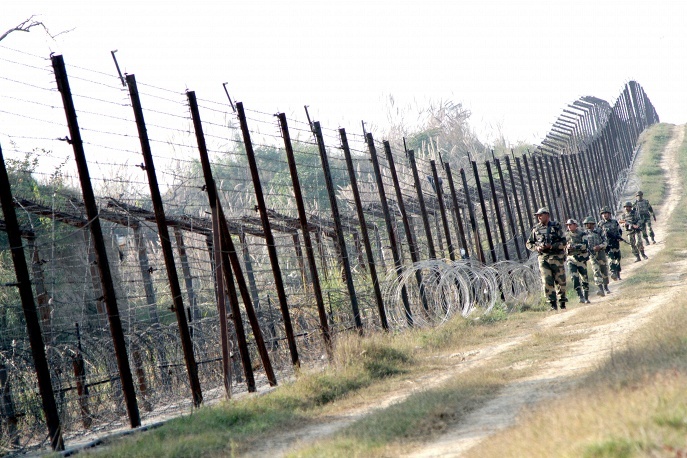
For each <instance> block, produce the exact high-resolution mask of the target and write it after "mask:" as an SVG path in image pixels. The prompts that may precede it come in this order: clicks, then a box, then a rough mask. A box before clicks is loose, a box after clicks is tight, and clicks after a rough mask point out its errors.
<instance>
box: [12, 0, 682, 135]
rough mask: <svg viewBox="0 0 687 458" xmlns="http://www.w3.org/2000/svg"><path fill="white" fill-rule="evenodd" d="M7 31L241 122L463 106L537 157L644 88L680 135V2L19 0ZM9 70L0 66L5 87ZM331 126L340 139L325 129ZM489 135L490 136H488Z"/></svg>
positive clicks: (370, 118) (374, 117) (362, 116)
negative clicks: (575, 126) (594, 111)
mask: <svg viewBox="0 0 687 458" xmlns="http://www.w3.org/2000/svg"><path fill="white" fill-rule="evenodd" d="M0 5H1V10H0V11H2V14H1V15H0V33H1V32H3V31H4V30H6V29H9V28H10V27H12V26H14V25H16V24H17V23H19V22H21V20H23V19H25V18H27V17H29V16H30V15H32V14H36V15H39V19H40V20H42V21H43V22H44V23H45V24H46V25H47V26H48V27H49V28H50V30H51V31H52V32H53V33H56V32H59V31H62V30H66V29H74V30H73V31H71V32H69V33H67V34H64V35H61V36H60V37H58V38H57V39H56V41H52V40H50V39H47V38H46V37H45V36H44V34H42V33H41V32H40V31H39V30H34V31H32V32H31V33H29V34H25V33H16V34H12V35H11V36H10V37H8V38H7V39H6V40H5V41H4V42H2V44H3V45H7V46H12V47H13V48H19V49H23V50H26V51H28V52H31V53H33V54H39V55H45V56H46V57H47V56H48V55H49V53H50V52H53V51H54V52H58V53H63V54H64V56H65V61H66V62H67V66H69V65H70V64H71V65H79V66H82V67H87V68H91V69H96V70H101V71H106V72H112V73H113V74H115V72H116V70H115V68H114V64H113V62H112V58H111V56H110V51H111V50H114V49H118V53H117V56H118V58H119V61H120V65H121V66H122V70H123V71H126V72H129V73H135V74H136V76H137V79H138V80H139V81H145V82H148V83H150V84H155V85H157V86H161V87H165V88H169V89H174V90H179V91H183V90H184V89H186V88H188V89H192V90H195V91H196V92H197V93H198V95H199V97H205V98H219V97H224V93H223V90H222V83H224V82H228V88H229V91H230V93H231V94H232V96H233V98H235V99H236V100H239V101H243V102H244V104H245V106H246V107H247V108H251V109H260V110H265V111H267V112H276V111H284V112H287V113H298V114H299V115H300V114H301V113H302V107H303V105H306V104H307V105H309V106H310V110H311V115H312V116H313V117H314V118H316V119H319V120H321V121H322V123H323V125H325V124H328V127H337V126H339V125H341V126H343V127H347V128H350V129H353V128H356V127H357V126H359V125H360V120H365V121H366V122H368V123H370V124H376V125H382V124H383V123H384V122H385V119H386V116H385V113H386V110H387V106H388V103H387V100H388V99H389V97H390V96H393V97H394V99H395V100H396V103H397V106H402V107H405V106H413V105H417V106H419V107H424V106H426V105H427V100H428V99H432V100H440V99H442V100H453V101H456V102H462V103H463V104H464V105H465V106H466V107H467V108H469V109H470V110H471V111H472V113H473V116H472V118H471V123H472V125H473V126H474V127H475V128H476V129H477V131H478V132H480V133H481V134H482V139H483V140H489V138H488V137H489V136H490V135H493V132H494V130H495V129H497V128H500V129H502V131H503V133H504V134H505V136H506V137H507V139H508V140H509V141H510V142H516V141H519V140H523V141H528V142H532V143H538V142H539V141H540V140H541V139H542V138H543V137H544V135H545V134H546V132H548V130H549V128H550V126H551V124H552V123H553V121H554V120H555V118H556V117H557V116H558V115H559V114H560V113H561V110H562V109H563V108H564V107H565V106H566V105H567V104H568V103H571V102H572V101H574V100H575V99H577V98H578V97H580V96H584V95H594V96H598V97H601V98H604V99H606V100H608V101H609V102H610V103H613V101H614V100H615V98H616V97H617V95H618V94H619V93H620V90H621V89H622V86H623V84H624V83H625V82H626V81H628V80H630V79H635V80H637V81H638V82H639V83H640V84H641V85H642V86H643V87H644V89H645V91H646V92H647V94H648V95H649V97H650V99H651V100H652V102H653V103H654V106H655V107H656V109H657V111H658V113H659V116H660V117H661V120H662V121H666V122H672V123H683V122H685V118H686V116H685V112H687V64H686V63H685V55H686V52H685V51H686V50H685V46H686V44H687V27H685V25H684V20H685V18H687V2H685V1H683V0H675V1H671V0H652V1H646V0H644V1H641V2H639V1H637V2H635V1H631V0H630V1H627V0H625V1H609V0H592V1H589V0H577V1H571V2H563V1H554V0H531V1H516V0H476V1H458V0H454V1H437V0H422V1H419V0H417V1H404V0H396V1H393V2H391V1H372V0H368V1H347V2H331V1H325V0H318V1H306V0H291V1H261V0H244V1H240V2H238V1H234V2H232V1H206V0H195V1H192V2H190V1H188V2H181V1H174V0H167V1H145V0H138V1H135V2H134V1H128V0H118V1H109V0H107V1H105V0H98V1H94V0H91V1H80V0H71V1H67V0H62V1H55V0H50V1H32V0H26V1H19V0H0ZM1 73H2V69H1V68H0V74H1ZM333 124H336V125H333ZM485 137H486V138H485Z"/></svg>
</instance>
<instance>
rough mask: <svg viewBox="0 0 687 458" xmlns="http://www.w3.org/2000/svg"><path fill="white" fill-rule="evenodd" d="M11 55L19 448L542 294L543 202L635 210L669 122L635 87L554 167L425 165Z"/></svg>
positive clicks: (8, 108)
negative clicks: (350, 342) (655, 145)
mask: <svg viewBox="0 0 687 458" xmlns="http://www.w3.org/2000/svg"><path fill="white" fill-rule="evenodd" d="M0 61H1V62H2V63H3V71H2V72H0V87H1V88H2V89H1V90H0V99H2V100H3V103H2V104H0V126H9V125H12V126H17V124H16V122H15V121H16V120H17V119H21V120H22V123H21V125H20V126H19V127H13V131H12V132H7V131H5V130H4V127H0V135H2V136H3V138H9V139H10V140H9V144H5V145H2V146H3V147H4V148H3V150H2V156H3V157H2V161H0V162H2V165H3V168H6V177H0V178H2V179H3V180H4V181H5V184H6V190H5V191H3V192H2V194H3V214H4V221H2V222H1V225H2V226H1V227H0V229H2V231H5V232H4V233H0V237H2V238H3V244H2V248H1V251H0V262H1V263H2V265H1V268H0V275H1V276H2V279H1V280H0V283H1V284H2V286H0V329H1V330H2V332H1V334H0V407H1V408H0V433H1V434H0V450H1V451H2V452H3V453H8V454H12V453H20V452H24V451H29V450H42V449H45V448H47V447H52V448H53V449H55V450H60V449H62V448H64V445H65V444H67V445H75V444H78V443H83V442H87V441H89V440H93V439H94V438H96V437H99V436H102V435H104V434H107V433H111V432H113V431H117V430H123V429H128V428H131V427H137V426H140V425H141V424H144V423H145V424H151V423H153V422H156V421H158V420H160V419H163V418H166V417H169V416H171V415H175V414H178V413H180V412H183V411H188V409H190V408H192V407H193V406H198V405H200V404H201V403H209V402H212V401H214V400H219V399H223V398H226V397H228V396H231V395H235V394H236V393H239V392H242V391H244V392H252V391H255V390H256V389H257V387H259V386H265V385H275V384H277V383H279V382H281V381H283V380H284V379H285V378H287V377H289V376H290V375H292V374H294V372H295V371H296V370H297V368H298V367H299V366H303V365H318V364H324V363H326V360H327V357H328V355H329V354H330V352H331V348H332V344H333V342H334V341H335V339H336V336H337V335H338V334H341V333H348V332H358V333H366V332H370V331H372V330H376V329H384V330H393V331H399V330H403V329H405V328H410V327H421V326H436V325H439V324H441V323H443V322H445V321H446V320H447V319H449V318H450V317H451V316H453V315H455V314H462V315H464V316H467V315H469V314H470V313H471V312H472V311H474V310H475V309H482V310H484V311H488V310H490V309H491V308H492V307H494V305H495V304H496V303H498V302H502V303H506V304H508V305H516V304H524V303H527V302H528V301H531V300H533V299H532V298H533V295H536V294H538V292H539V276H538V273H537V267H536V264H535V263H533V261H532V259H530V257H529V255H528V251H527V250H526V249H525V240H526V238H527V235H528V232H529V228H530V227H531V225H532V223H533V220H534V217H533V214H534V212H535V211H536V209H537V208H538V207H541V206H548V207H549V208H550V209H551V213H552V217H554V218H555V219H559V220H563V219H566V218H569V217H574V218H578V219H579V218H583V217H584V216H586V215H597V214H598V209H599V208H600V207H601V206H603V205H609V204H611V205H614V206H615V207H616V208H619V199H620V196H621V193H622V192H623V190H624V189H625V188H626V187H628V186H632V184H633V183H634V181H633V180H634V179H633V177H632V175H631V174H630V170H631V165H632V162H633V160H634V157H635V155H636V146H637V139H638V137H639V135H640V133H641V132H642V131H643V130H644V129H645V128H646V127H648V126H650V125H652V124H654V123H657V122H658V121H659V119H658V115H657V114H656V111H655V109H654V107H653V105H652V104H651V102H650V100H649V98H648V96H647V95H646V93H645V92H644V90H643V89H642V87H641V86H640V85H639V84H638V83H636V82H634V81H630V82H628V83H627V84H626V85H625V86H624V87H623V89H622V91H621V93H620V95H619V96H618V99H617V100H616V101H615V103H614V104H613V105H612V106H611V105H610V104H609V103H608V102H606V101H604V100H601V99H597V98H594V97H582V98H580V99H579V100H577V101H575V102H573V103H572V104H570V105H569V106H568V107H566V108H565V109H564V110H563V113H562V114H561V116H560V117H559V118H558V119H557V120H556V122H555V123H554V124H553V126H552V128H551V131H550V132H549V134H548V135H547V137H546V139H545V140H544V141H543V142H542V144H541V145H540V146H539V147H537V148H536V149H534V150H533V151H530V152H527V153H526V154H522V155H515V154H511V155H510V156H508V155H506V156H503V157H496V156H492V157H491V159H489V160H485V161H483V162H481V163H478V161H477V160H474V158H473V157H471V156H470V154H469V152H467V151H466V152H465V153H466V154H465V155H464V156H461V157H460V159H459V160H457V161H455V162H454V163H449V162H448V161H444V157H448V152H449V150H450V149H451V148H452V145H440V144H438V143H437V142H436V141H433V140H431V139H430V140H428V141H425V142H423V143H422V144H421V146H420V148H418V149H417V150H412V149H408V148H407V147H406V145H405V142H404V141H402V140H400V139H390V140H383V141H380V140H379V139H377V138H375V136H374V132H365V131H362V132H347V131H346V130H345V129H343V128H340V129H332V128H329V127H326V126H322V125H321V124H320V123H319V122H317V121H315V122H312V121H311V120H310V119H309V115H307V112H306V113H304V118H301V119H295V117H293V116H291V117H287V116H286V115H285V114H283V113H278V114H276V115H275V114H273V113H264V112H259V111H255V110H251V109H249V108H246V107H244V105H243V104H242V103H237V104H234V103H233V101H231V100H226V101H225V100H208V99H204V98H202V94H199V95H198V97H197V96H196V94H195V93H194V92H192V91H174V90H168V89H165V88H161V87H157V86H155V85H152V84H146V83H143V82H141V83H137V82H136V80H135V77H134V76H133V75H127V77H126V79H125V81H120V79H119V78H118V77H117V76H112V75H109V74H105V73H101V72H97V71H93V70H90V69H88V68H81V67H70V68H69V76H67V71H66V66H65V65H64V60H63V59H62V56H52V57H51V59H50V60H49V61H46V60H45V59H43V58H42V57H40V56H35V55H31V54H27V53H24V52H21V51H18V50H13V49H11V48H7V47H5V46H0ZM18 75H20V76H18ZM124 82H126V83H127V84H126V85H123V83H124ZM65 115H66V117H65ZM77 116H78V118H77ZM9 119H11V120H12V123H10V122H9V121H8V122H5V120H9ZM65 120H66V121H67V122H66V123H65ZM27 145H31V146H27ZM451 157H454V156H453V155H452V156H451ZM72 158H76V164H77V167H74V165H73V164H74V162H75V161H74V160H73V159H72ZM86 158H88V160H86ZM10 185H11V186H10ZM156 195H157V196H158V199H156V197H155V196H156ZM158 200H159V201H158ZM13 215H15V216H13ZM19 253H22V254H23V256H24V263H25V267H24V270H21V267H20V265H21V259H19V258H18V257H19ZM13 269H14V272H13ZM27 286H28V289H27ZM31 287H32V288H31Z"/></svg>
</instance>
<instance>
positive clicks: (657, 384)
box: [469, 142, 687, 458]
mask: <svg viewBox="0 0 687 458" xmlns="http://www.w3.org/2000/svg"><path fill="white" fill-rule="evenodd" d="M679 163H680V167H681V170H682V171H684V170H687V142H685V143H684V144H683V145H682V146H681V148H680V153H679ZM681 176H682V177H684V176H685V174H684V172H682V173H681ZM642 179H644V177H642ZM683 180H684V179H683ZM686 184H687V183H684V182H683V187H684V186H685V185H686ZM686 206H687V199H683V201H682V202H681V205H679V206H678V207H677V209H676V210H675V213H674V214H673V216H672V217H671V223H673V227H676V228H681V227H684V226H685V225H687V209H686V208H685V207H686ZM667 243H668V244H669V246H671V247H676V248H675V249H672V250H671V249H666V250H663V251H662V252H661V253H660V254H658V255H657V256H655V257H653V258H652V259H651V260H650V261H649V262H647V263H645V264H643V265H642V271H641V272H638V273H636V274H635V275H634V276H633V281H632V282H628V281H626V282H625V285H624V290H623V296H624V297H626V298H628V297H629V298H632V302H633V303H634V304H635V307H641V306H642V304H643V301H645V300H650V297H651V296H652V295H655V294H657V293H659V292H661V291H662V290H665V289H667V288H669V286H668V285H669V284H671V283H674V280H671V279H670V278H671V277H670V275H671V274H672V273H673V272H672V267H671V263H674V262H680V261H682V262H684V258H685V255H684V248H685V247H687V235H685V234H684V232H683V231H681V230H680V231H677V232H672V233H671V234H670V235H669V238H668V239H667ZM685 322H687V298H686V297H684V296H677V297H676V298H674V300H673V301H672V302H671V303H669V304H668V305H666V306H664V308H663V309H662V310H661V313H660V314H656V315H655V316H654V317H653V319H652V321H651V322H650V323H649V324H648V325H647V326H645V327H643V328H642V329H640V330H638V331H637V332H635V333H634V335H633V336H632V338H631V339H630V344H629V346H628V347H627V348H625V349H623V350H619V351H617V352H615V353H614V354H613V355H612V357H611V359H610V360H608V362H607V363H605V364H603V365H602V366H600V367H598V368H597V369H596V370H595V371H593V372H592V373H591V374H589V375H588V376H587V377H586V378H584V379H583V380H582V381H581V382H580V383H579V388H577V389H576V390H574V391H572V392H571V393H570V394H569V395H567V396H565V397H563V398H561V399H559V400H557V401H556V402H553V403H551V404H547V405H546V406H545V407H544V408H541V409H537V410H535V411H532V412H530V413H529V414H527V415H526V416H525V418H524V419H522V421H520V422H519V423H518V425H517V426H516V427H514V428H511V429H510V430H507V431H504V432H503V433H500V434H497V435H495V436H494V437H492V438H490V440H489V441H485V442H484V443H482V444H480V445H479V446H478V447H476V448H474V449H473V450H471V452H470V454H469V456H479V457H490V456H498V457H508V456H530V457H549V456H575V457H577V456H582V457H594V458H596V457H637V456H687V440H686V437H687V392H686V391H685V389H684V387H685V386H686V385H687V331H685V326H684V323H685Z"/></svg>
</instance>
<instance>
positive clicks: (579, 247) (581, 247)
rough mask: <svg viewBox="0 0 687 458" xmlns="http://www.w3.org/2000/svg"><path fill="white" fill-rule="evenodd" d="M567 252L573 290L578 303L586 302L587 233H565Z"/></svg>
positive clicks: (576, 231) (587, 282)
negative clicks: (578, 297)
mask: <svg viewBox="0 0 687 458" xmlns="http://www.w3.org/2000/svg"><path fill="white" fill-rule="evenodd" d="M565 239H566V241H567V245H566V247H567V252H568V258H567V263H568V269H570V277H571V278H572V282H573V288H575V291H577V294H578V296H580V302H587V296H589V281H588V280H587V261H589V243H588V242H587V233H586V232H585V231H583V230H581V229H579V228H578V229H575V231H574V232H573V231H570V230H569V231H568V232H566V233H565Z"/></svg>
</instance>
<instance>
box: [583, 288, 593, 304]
mask: <svg viewBox="0 0 687 458" xmlns="http://www.w3.org/2000/svg"><path fill="white" fill-rule="evenodd" d="M583 293H584V303H585V304H590V303H591V302H589V291H587V290H584V291H583Z"/></svg>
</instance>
